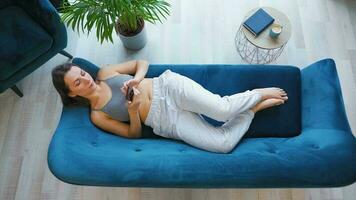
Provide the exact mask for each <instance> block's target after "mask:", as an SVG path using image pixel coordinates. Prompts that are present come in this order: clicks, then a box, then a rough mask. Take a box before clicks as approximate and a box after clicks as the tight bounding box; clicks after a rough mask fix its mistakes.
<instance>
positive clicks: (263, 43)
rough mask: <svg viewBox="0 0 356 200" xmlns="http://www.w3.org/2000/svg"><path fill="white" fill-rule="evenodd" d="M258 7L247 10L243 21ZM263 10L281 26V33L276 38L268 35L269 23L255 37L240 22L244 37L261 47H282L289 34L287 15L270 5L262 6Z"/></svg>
mask: <svg viewBox="0 0 356 200" xmlns="http://www.w3.org/2000/svg"><path fill="white" fill-rule="evenodd" d="M258 9H259V8H254V9H252V10H250V11H249V12H248V14H247V15H246V16H245V18H244V20H243V21H245V20H246V19H247V18H249V17H250V16H251V15H252V14H253V13H255V12H256V11H257V10H258ZM262 9H263V10H264V11H266V12H267V13H268V14H269V15H271V16H272V17H273V18H274V22H273V23H278V24H280V25H282V26H283V29H282V32H281V34H280V35H279V36H278V38H277V39H273V38H271V37H270V36H269V31H270V29H271V25H270V26H269V27H267V28H266V29H265V30H264V31H262V33H260V34H259V35H258V36H257V37H255V36H254V35H253V34H252V33H251V32H250V31H249V30H247V29H246V28H245V27H244V26H242V24H241V29H242V31H243V33H244V35H245V37H246V39H247V40H248V41H249V42H251V43H252V44H253V45H255V46H257V47H259V48H262V49H276V48H280V47H282V46H283V45H284V44H286V43H287V42H288V40H289V38H290V36H291V29H292V27H291V24H290V21H289V19H288V17H287V16H286V15H285V14H283V13H282V12H280V11H278V10H276V9H274V8H271V7H262Z"/></svg>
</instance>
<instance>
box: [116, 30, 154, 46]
mask: <svg viewBox="0 0 356 200" xmlns="http://www.w3.org/2000/svg"><path fill="white" fill-rule="evenodd" d="M118 35H119V37H120V39H121V41H122V43H123V45H124V46H125V47H126V48H128V49H131V50H139V49H142V48H143V47H144V46H145V45H146V43H147V34H146V27H145V25H143V28H142V30H141V32H139V33H138V34H137V35H134V36H130V37H127V36H124V35H121V34H120V33H118Z"/></svg>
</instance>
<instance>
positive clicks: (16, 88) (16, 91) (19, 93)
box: [11, 85, 23, 97]
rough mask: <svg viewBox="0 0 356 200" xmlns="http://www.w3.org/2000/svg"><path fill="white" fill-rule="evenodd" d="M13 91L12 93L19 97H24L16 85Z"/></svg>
mask: <svg viewBox="0 0 356 200" xmlns="http://www.w3.org/2000/svg"><path fill="white" fill-rule="evenodd" d="M11 89H12V91H14V92H15V93H16V94H17V95H19V97H23V94H22V92H21V91H20V89H19V88H18V87H17V86H16V85H14V86H12V87H11Z"/></svg>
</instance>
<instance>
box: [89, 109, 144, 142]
mask: <svg viewBox="0 0 356 200" xmlns="http://www.w3.org/2000/svg"><path fill="white" fill-rule="evenodd" d="M90 118H91V121H92V122H93V123H94V124H95V125H96V126H98V127H99V128H101V129H103V130H105V131H108V132H111V133H114V134H115V135H119V136H122V137H126V138H140V137H141V124H140V127H139V129H138V128H137V124H136V122H134V121H137V119H135V115H132V117H131V114H130V120H133V121H132V122H131V123H130V125H129V124H126V123H123V122H120V121H117V120H114V119H111V118H110V117H108V116H107V114H104V113H102V112H100V111H92V112H91V115H90ZM138 120H140V119H138ZM139 123H141V122H139ZM131 126H132V127H133V128H131Z"/></svg>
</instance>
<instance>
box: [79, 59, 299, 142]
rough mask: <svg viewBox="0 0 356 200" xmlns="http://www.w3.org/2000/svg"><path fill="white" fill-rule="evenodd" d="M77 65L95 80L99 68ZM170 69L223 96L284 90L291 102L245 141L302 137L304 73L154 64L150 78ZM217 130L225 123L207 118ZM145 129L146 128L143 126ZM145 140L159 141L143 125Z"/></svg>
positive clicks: (262, 117)
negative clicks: (251, 91) (301, 78)
mask: <svg viewBox="0 0 356 200" xmlns="http://www.w3.org/2000/svg"><path fill="white" fill-rule="evenodd" d="M73 63H75V64H77V65H79V66H81V67H82V68H83V69H84V70H86V71H88V72H89V73H90V74H91V75H92V76H93V77H96V75H97V72H98V70H99V68H98V67H97V66H96V65H94V64H92V63H90V62H88V61H86V60H84V59H80V58H75V59H74V60H73ZM166 69H170V70H171V71H173V72H176V73H179V74H181V75H184V76H186V77H189V78H191V79H193V80H194V81H196V82H197V83H199V84H200V85H202V86H203V87H204V88H205V89H207V90H209V91H211V92H213V93H215V94H219V95H220V96H224V95H231V94H234V93H237V92H244V91H246V90H252V89H255V88H263V87H280V88H283V89H284V90H285V91H286V92H287V93H288V98H289V99H288V101H287V102H286V103H285V104H283V105H281V106H277V107H273V108H269V109H266V110H263V111H261V112H258V113H257V114H256V115H255V118H254V119H253V121H252V123H251V126H250V128H249V130H248V132H247V134H245V136H244V137H292V136H296V135H299V134H300V133H301V82H300V70H299V68H297V67H294V66H282V65H264V66H261V65H226V64H224V65H218V64H209V65H205V64H202V65H177V64H167V65H162V64H159V65H158V64H151V65H150V67H149V70H148V72H147V75H146V77H147V78H152V77H158V76H159V75H160V74H162V73H163V72H164V71H165V70H166ZM203 117H204V118H205V119H206V120H207V121H208V122H209V123H211V124H212V125H213V126H220V125H222V122H218V121H215V120H213V119H210V118H208V117H206V116H203ZM142 125H143V124H142ZM142 130H143V133H142V134H143V136H144V137H149V138H154V137H159V136H157V135H155V134H153V131H152V129H151V128H150V127H147V126H145V125H143V129H142Z"/></svg>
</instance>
